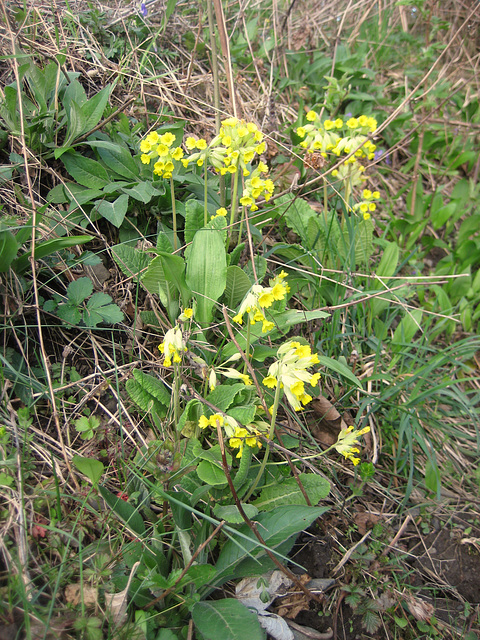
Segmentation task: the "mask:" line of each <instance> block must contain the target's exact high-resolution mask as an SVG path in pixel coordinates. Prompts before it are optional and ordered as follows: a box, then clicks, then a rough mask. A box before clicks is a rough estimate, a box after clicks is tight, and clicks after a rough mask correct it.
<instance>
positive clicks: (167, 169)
mask: <svg viewBox="0 0 480 640" xmlns="http://www.w3.org/2000/svg"><path fill="white" fill-rule="evenodd" d="M175 140H176V136H175V135H174V134H173V133H171V132H170V131H167V132H166V133H163V134H162V135H159V133H158V132H157V131H152V132H150V133H149V134H148V135H147V137H146V138H145V139H144V140H142V141H141V143H140V151H141V152H142V155H141V156H140V159H141V161H142V162H143V164H150V163H151V162H152V161H153V160H155V163H154V165H153V173H154V175H156V176H160V177H161V178H164V179H165V180H170V193H171V196H172V218H173V248H174V250H175V251H176V250H177V211H176V207H175V186H174V183H173V171H174V169H175V166H176V163H178V162H179V161H180V160H181V159H182V158H183V149H182V148H181V147H173V146H172V145H173V143H174V142H175Z"/></svg>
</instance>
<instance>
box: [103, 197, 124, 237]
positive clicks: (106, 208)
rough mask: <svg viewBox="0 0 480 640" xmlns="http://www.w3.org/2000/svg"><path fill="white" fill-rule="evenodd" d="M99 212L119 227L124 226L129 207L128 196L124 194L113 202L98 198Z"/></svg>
mask: <svg viewBox="0 0 480 640" xmlns="http://www.w3.org/2000/svg"><path fill="white" fill-rule="evenodd" d="M95 206H96V209H97V211H98V213H99V214H100V215H101V216H102V217H103V218H106V219H107V220H108V221H109V222H111V223H112V224H113V225H114V226H115V227H117V229H118V228H119V227H121V226H122V222H123V221H124V219H125V215H126V213H127V209H128V196H127V195H126V194H123V195H121V196H119V197H118V198H117V199H116V200H114V201H113V202H108V200H97V202H96V203H95Z"/></svg>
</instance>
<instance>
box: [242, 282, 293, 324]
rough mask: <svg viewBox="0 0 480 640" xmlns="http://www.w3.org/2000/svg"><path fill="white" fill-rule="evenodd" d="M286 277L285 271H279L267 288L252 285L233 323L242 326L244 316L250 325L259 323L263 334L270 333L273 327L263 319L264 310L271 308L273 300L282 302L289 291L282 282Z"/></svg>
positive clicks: (268, 321)
mask: <svg viewBox="0 0 480 640" xmlns="http://www.w3.org/2000/svg"><path fill="white" fill-rule="evenodd" d="M286 277H287V274H286V273H285V271H281V272H280V273H279V274H278V275H277V276H275V278H273V279H272V280H270V286H269V287H262V285H260V284H255V285H253V287H252V288H251V289H250V291H249V292H248V293H247V295H246V296H245V297H244V299H243V300H242V303H241V305H240V308H239V310H238V313H237V315H236V316H234V318H233V321H234V322H237V323H238V324H242V323H243V316H244V315H245V314H246V315H247V316H248V319H249V322H250V324H251V325H253V324H255V323H256V322H261V323H262V331H263V333H267V332H268V331H271V330H272V329H273V328H274V326H275V325H274V323H273V322H270V320H267V319H266V318H265V309H268V307H271V306H272V304H273V303H274V302H275V300H283V299H284V298H285V296H286V295H287V293H288V292H289V291H290V288H289V286H288V284H287V283H286V282H284V280H285V278H286Z"/></svg>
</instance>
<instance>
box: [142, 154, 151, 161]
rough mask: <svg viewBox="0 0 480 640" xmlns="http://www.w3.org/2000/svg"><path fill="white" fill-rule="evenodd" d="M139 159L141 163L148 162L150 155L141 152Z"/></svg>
mask: <svg viewBox="0 0 480 640" xmlns="http://www.w3.org/2000/svg"><path fill="white" fill-rule="evenodd" d="M140 160H141V161H142V163H143V164H150V160H151V158H150V156H147V154H146V153H142V155H141V156H140Z"/></svg>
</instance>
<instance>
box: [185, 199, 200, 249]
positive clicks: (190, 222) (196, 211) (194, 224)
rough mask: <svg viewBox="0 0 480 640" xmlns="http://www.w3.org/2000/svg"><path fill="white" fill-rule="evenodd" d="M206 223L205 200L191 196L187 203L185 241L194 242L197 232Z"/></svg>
mask: <svg viewBox="0 0 480 640" xmlns="http://www.w3.org/2000/svg"><path fill="white" fill-rule="evenodd" d="M204 225H205V207H204V204H203V202H200V201H199V200H194V199H193V198H191V199H190V200H187V202H186V203H185V231H184V235H185V243H186V244H188V243H190V242H192V240H193V238H194V237H195V234H196V233H197V231H198V230H199V229H202V227H203V226H204Z"/></svg>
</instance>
